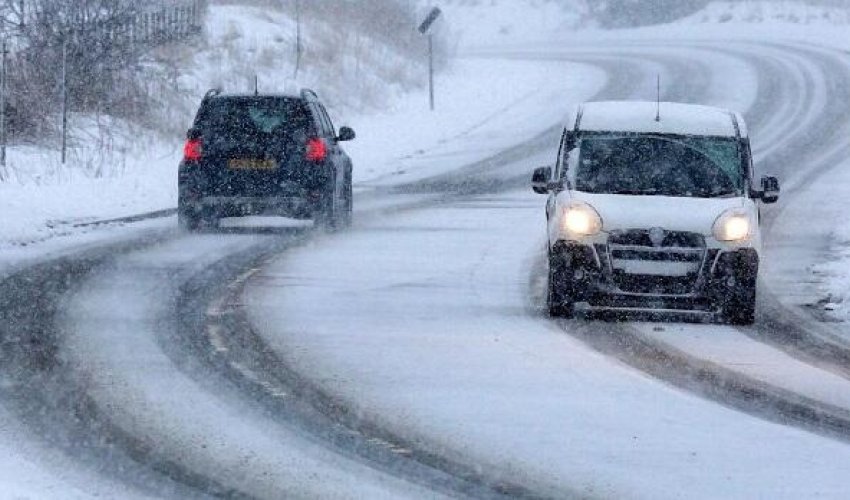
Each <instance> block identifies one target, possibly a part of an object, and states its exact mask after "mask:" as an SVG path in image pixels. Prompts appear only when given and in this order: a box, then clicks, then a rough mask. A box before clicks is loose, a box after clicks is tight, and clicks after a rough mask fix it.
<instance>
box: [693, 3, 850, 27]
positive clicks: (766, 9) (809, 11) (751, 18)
mask: <svg viewBox="0 0 850 500" xmlns="http://www.w3.org/2000/svg"><path fill="white" fill-rule="evenodd" d="M680 22H681V23H684V24H691V23H693V24H697V23H701V24H705V23H709V24H715V23H755V24H760V23H767V24H775V23H782V24H785V23H788V24H816V25H823V24H836V25H846V24H848V23H850V10H848V8H847V7H846V6H835V5H812V4H810V3H807V2H802V1H788V0H785V1H777V0H761V1H759V0H756V1H748V2H722V1H721V2H718V1H715V2H711V3H710V4H708V5H707V6H706V7H705V8H704V9H702V10H700V11H699V12H697V13H696V14H693V15H692V16H689V17H687V18H685V19H683V20H681V21H680Z"/></svg>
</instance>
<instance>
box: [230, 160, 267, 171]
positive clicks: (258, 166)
mask: <svg viewBox="0 0 850 500" xmlns="http://www.w3.org/2000/svg"><path fill="white" fill-rule="evenodd" d="M227 166H228V168H230V170H275V169H277V162H276V161H274V160H243V159H232V160H230V161H229V162H228V164H227Z"/></svg>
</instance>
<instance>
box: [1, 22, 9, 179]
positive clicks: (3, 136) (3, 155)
mask: <svg viewBox="0 0 850 500" xmlns="http://www.w3.org/2000/svg"><path fill="white" fill-rule="evenodd" d="M2 50H3V54H2V55H3V58H2V63H0V64H2V66H0V166H2V167H3V168H4V169H5V168H6V143H7V140H6V139H7V137H6V99H7V88H8V87H7V85H6V71H7V62H8V57H7V56H8V55H9V47H8V45H7V43H6V40H5V39H4V40H3V49H2Z"/></svg>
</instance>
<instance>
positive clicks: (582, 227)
mask: <svg viewBox="0 0 850 500" xmlns="http://www.w3.org/2000/svg"><path fill="white" fill-rule="evenodd" d="M561 230H562V231H563V232H564V233H565V234H568V235H572V236H580V237H586V236H595V235H597V234H599V233H600V232H601V231H602V217H600V216H599V212H597V211H596V210H595V209H594V208H593V207H591V206H590V205H588V204H587V203H573V204H571V205H570V206H568V207H567V208H566V209H565V210H564V213H563V215H562V216H561Z"/></svg>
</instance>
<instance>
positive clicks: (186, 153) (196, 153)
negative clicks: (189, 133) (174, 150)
mask: <svg viewBox="0 0 850 500" xmlns="http://www.w3.org/2000/svg"><path fill="white" fill-rule="evenodd" d="M203 150H204V146H203V142H202V141H201V140H200V139H189V140H188V141H186V145H185V146H183V159H184V160H185V161H199V160H200V159H201V156H203Z"/></svg>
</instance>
